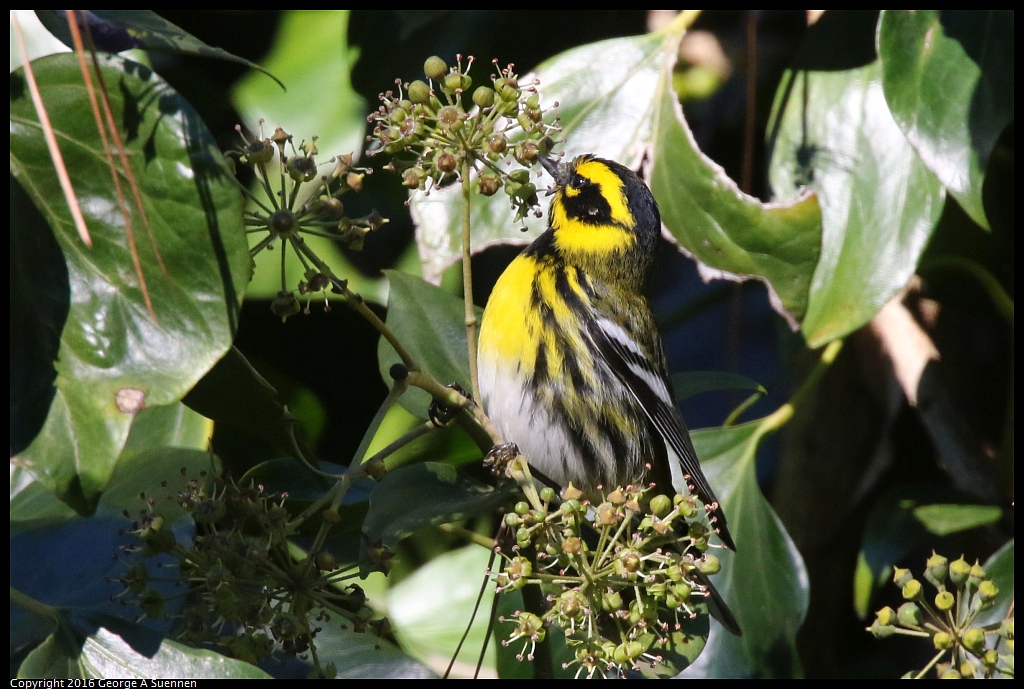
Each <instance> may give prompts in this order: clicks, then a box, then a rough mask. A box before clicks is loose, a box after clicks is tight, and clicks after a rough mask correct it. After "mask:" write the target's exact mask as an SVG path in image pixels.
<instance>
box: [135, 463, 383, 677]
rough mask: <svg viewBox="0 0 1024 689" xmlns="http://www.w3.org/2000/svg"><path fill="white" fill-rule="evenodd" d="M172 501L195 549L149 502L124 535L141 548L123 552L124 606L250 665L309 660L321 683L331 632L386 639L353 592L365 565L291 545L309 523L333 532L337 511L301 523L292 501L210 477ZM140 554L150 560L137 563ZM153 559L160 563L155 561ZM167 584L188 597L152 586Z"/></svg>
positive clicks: (150, 500)
mask: <svg viewBox="0 0 1024 689" xmlns="http://www.w3.org/2000/svg"><path fill="white" fill-rule="evenodd" d="M144 497H145V496H144ZM167 499H168V500H169V501H170V500H173V501H174V502H176V503H177V504H178V505H180V506H181V507H182V508H183V509H184V510H185V512H186V513H187V514H189V515H190V516H191V517H192V520H193V521H194V522H195V533H194V535H193V536H192V538H191V543H187V542H183V540H181V537H180V536H179V535H176V534H175V533H174V532H173V531H172V530H171V528H170V526H169V525H167V524H166V523H165V519H164V517H163V516H161V515H159V514H158V513H159V512H160V511H161V505H160V504H159V503H158V502H157V501H156V500H154V499H153V498H146V507H145V508H144V509H143V510H142V511H141V512H140V514H139V515H138V517H137V518H136V519H134V521H133V522H132V525H131V527H130V529H128V530H127V531H126V533H129V534H132V535H134V536H136V537H137V538H138V539H139V540H140V541H141V542H142V547H141V549H140V548H138V547H136V546H128V547H125V548H123V549H122V550H123V555H124V556H125V558H126V560H127V562H128V566H127V571H126V572H125V574H124V575H123V576H122V577H121V578H120V582H121V584H122V585H123V586H124V593H123V594H122V595H121V598H122V600H123V602H124V603H125V604H128V603H130V602H135V603H136V604H137V605H139V607H140V608H141V609H142V612H143V613H144V615H146V616H149V617H154V618H158V617H164V616H170V617H171V618H172V619H174V620H175V621H176V622H177V628H178V631H177V634H178V637H179V638H180V639H181V640H182V641H184V642H186V643H189V644H195V645H204V644H214V645H217V646H219V647H220V648H221V650H222V652H225V653H227V654H228V655H231V656H234V657H236V658H239V659H241V660H245V661H247V662H251V663H258V662H260V661H261V660H263V659H265V658H267V657H268V656H269V655H270V654H271V652H273V651H274V649H275V648H278V649H280V650H282V651H283V652H285V653H287V654H290V655H297V656H300V657H302V658H307V657H308V658H310V659H311V660H312V662H313V665H314V668H315V670H316V673H317V675H318V676H328V675H330V674H331V672H330V670H329V668H328V667H326V666H322V665H321V663H320V659H319V658H318V656H317V650H316V637H317V635H318V634H319V633H320V632H321V631H323V630H324V627H325V626H327V625H329V624H335V625H340V626H342V627H343V628H351V629H353V630H354V631H356V632H364V631H373V632H375V633H377V634H387V633H388V632H389V629H390V627H389V626H388V624H387V620H386V619H374V613H373V611H372V610H371V609H370V608H369V607H368V606H367V605H366V596H365V595H364V593H363V591H362V589H361V588H360V587H359V586H357V585H356V584H355V583H353V580H354V579H355V578H357V577H359V576H360V573H359V564H358V563H351V564H347V565H342V564H340V563H339V562H338V561H337V560H336V558H335V557H334V555H333V554H332V553H331V552H330V551H329V550H327V549H326V548H324V547H323V546H322V545H319V546H314V548H312V549H311V550H310V551H309V552H305V553H301V552H300V551H299V550H298V549H297V548H295V547H294V546H293V545H291V543H290V540H291V538H292V537H293V536H295V535H296V534H297V532H298V531H299V529H300V528H301V527H302V526H303V525H304V524H305V523H306V522H307V521H311V520H312V519H316V520H317V521H318V522H319V528H320V529H321V531H323V532H324V534H325V535H326V532H328V531H329V530H330V529H331V528H332V524H333V523H334V522H333V521H332V520H331V519H330V518H329V516H330V515H329V514H328V513H330V512H331V510H327V511H326V512H325V513H322V514H314V515H306V513H305V512H304V513H303V515H300V516H299V517H294V516H293V515H292V514H291V512H290V511H289V510H288V509H287V507H286V499H287V494H280V493H272V492H268V491H266V490H265V489H264V487H263V486H259V485H252V484H242V485H238V484H236V483H234V482H230V481H228V482H225V481H222V480H214V481H211V480H208V479H207V478H206V477H205V476H203V477H201V478H199V479H187V480H186V481H185V485H184V487H183V489H182V490H181V491H179V492H178V493H177V494H176V495H175V496H168V498H167ZM125 515H126V516H129V515H128V514H127V512H126V513H125ZM318 517H320V518H319V519H317V518H318ZM317 542H319V543H322V542H323V538H320V539H317ZM139 554H141V555H142V556H143V558H144V559H141V560H136V559H135V557H136V556H137V555H139ZM156 555H163V557H162V558H161V559H160V560H155V559H154V557H153V556H156ZM174 570H177V571H176V572H175V571H174ZM160 581H163V582H167V583H173V584H174V585H175V586H182V585H185V586H186V587H187V588H186V589H185V590H183V591H182V593H181V594H179V595H177V596H169V595H167V594H166V593H162V592H161V591H160V590H158V588H157V587H156V586H155V585H154V584H155V582H160ZM179 597H180V599H181V600H180V601H178V602H177V603H175V604H174V605H171V603H172V600H171V599H173V598H179ZM168 611H173V612H168Z"/></svg>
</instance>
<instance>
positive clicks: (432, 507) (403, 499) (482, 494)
mask: <svg viewBox="0 0 1024 689" xmlns="http://www.w3.org/2000/svg"><path fill="white" fill-rule="evenodd" d="M516 494H517V488H516V487H515V485H514V484H511V483H509V482H506V483H503V484H502V485H500V486H498V487H497V488H492V487H490V486H487V485H484V484H483V483H480V482H479V481H476V480H474V479H471V478H469V477H467V476H464V475H462V474H460V473H459V472H458V470H457V469H456V468H455V467H453V466H451V465H448V464H441V463H438V462H424V463H423V464H413V465H412V466H407V467H401V468H399V469H396V470H394V471H391V472H388V473H387V474H386V475H385V476H384V478H382V479H381V480H380V483H379V484H378V485H377V487H376V489H374V491H373V494H372V495H371V496H370V511H369V513H368V514H367V515H366V520H365V521H364V522H363V533H364V534H365V535H366V537H367V538H368V539H369V540H370V541H371V542H372V541H380V542H382V543H383V544H384V545H385V546H388V547H391V546H394V545H395V544H396V543H398V542H399V541H401V540H402V539H403V538H405V537H406V536H410V535H412V534H414V533H416V532H417V531H422V530H423V529H426V528H428V527H431V526H438V525H439V524H450V523H451V522H453V521H459V520H462V519H468V518H471V517H475V516H478V515H481V514H488V513H491V512H494V511H495V510H496V509H498V507H500V506H502V505H506V504H508V503H509V502H510V501H511V500H512V499H513V497H514V496H515V495H516Z"/></svg>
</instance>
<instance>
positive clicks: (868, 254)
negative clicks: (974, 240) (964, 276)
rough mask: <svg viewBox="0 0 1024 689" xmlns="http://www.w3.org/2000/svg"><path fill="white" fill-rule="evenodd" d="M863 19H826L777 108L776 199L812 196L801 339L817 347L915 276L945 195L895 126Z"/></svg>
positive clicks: (786, 81)
mask: <svg viewBox="0 0 1024 689" xmlns="http://www.w3.org/2000/svg"><path fill="white" fill-rule="evenodd" d="M874 26H875V25H874V21H873V15H871V14H870V13H835V14H834V13H832V12H826V13H825V14H824V15H823V16H822V18H821V19H820V20H819V21H818V22H817V23H816V24H814V26H812V27H810V28H809V29H808V31H807V34H806V35H805V39H804V40H805V42H804V46H803V47H802V49H801V53H800V54H799V55H798V57H797V59H796V61H795V62H796V64H795V67H793V68H792V69H791V70H790V71H789V72H787V74H786V75H785V76H784V78H783V81H782V85H781V86H780V87H779V91H778V94H777V96H776V103H775V111H774V114H773V124H772V125H771V127H770V130H771V133H772V139H771V141H770V144H771V146H772V157H771V163H770V181H771V185H772V188H773V190H774V193H775V195H776V196H777V197H778V198H781V199H786V198H792V197H793V196H794V195H796V194H799V193H803V192H804V190H805V189H806V188H807V187H810V188H811V189H813V190H814V191H815V192H816V193H817V195H818V200H819V203H820V204H821V217H822V225H823V230H822V231H823V234H822V239H821V260H820V262H819V263H818V265H817V267H816V269H815V271H814V278H813V281H812V282H811V284H810V292H809V301H808V304H807V313H806V315H805V317H804V319H803V324H802V330H803V333H804V337H805V338H806V339H807V343H808V344H809V345H810V346H811V347H818V346H820V345H822V344H824V343H826V342H828V341H830V340H833V339H836V338H839V337H842V336H844V335H846V334H848V333H850V332H852V331H853V330H855V329H857V328H859V327H860V326H862V325H863V324H864V323H866V322H867V321H869V320H870V319H871V318H873V317H874V315H875V314H876V313H878V310H879V309H880V308H881V307H882V306H883V305H884V304H885V303H886V302H888V301H889V300H890V299H891V298H892V297H894V296H895V295H896V294H898V293H899V292H900V290H902V289H903V288H904V287H905V286H906V283H907V280H908V279H909V278H910V276H911V275H913V273H914V270H915V269H916V268H917V261H918V259H919V258H920V256H921V252H922V251H923V250H924V247H925V245H926V244H927V242H928V239H929V238H930V237H931V233H932V230H933V229H934V226H935V223H936V221H937V220H938V218H939V214H940V213H941V211H942V206H943V202H944V200H945V193H944V191H943V188H942V185H940V184H939V182H938V179H936V177H935V176H934V175H933V174H932V173H931V172H930V171H929V170H928V168H927V167H925V165H924V163H922V162H921V159H920V158H919V157H918V155H917V153H916V152H915V151H914V149H913V148H912V147H911V146H910V144H909V143H908V142H907V139H906V137H905V136H904V135H903V132H902V131H900V128H899V127H898V126H897V125H896V122H895V120H893V116H892V114H891V113H890V112H889V108H888V105H887V104H886V101H885V97H884V94H883V92H882V73H881V72H882V68H881V64H880V63H879V61H878V60H877V58H876V57H875V55H874V49H873V45H874V31H875V29H874Z"/></svg>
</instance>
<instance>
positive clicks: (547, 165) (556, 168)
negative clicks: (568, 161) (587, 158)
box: [538, 156, 565, 196]
mask: <svg viewBox="0 0 1024 689" xmlns="http://www.w3.org/2000/svg"><path fill="white" fill-rule="evenodd" d="M538 160H540V164H541V165H543V166H544V169H545V170H547V171H548V174H549V175H551V177H552V178H553V179H554V180H555V187H562V186H565V165H562V164H560V163H559V162H558V161H557V160H555V159H554V158H549V157H548V156H540V157H539V158H538ZM553 193H554V190H551V191H550V192H548V196H550V195H551V194H553Z"/></svg>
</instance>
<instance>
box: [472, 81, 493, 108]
mask: <svg viewBox="0 0 1024 689" xmlns="http://www.w3.org/2000/svg"><path fill="white" fill-rule="evenodd" d="M473 103H474V104H475V105H476V106H477V107H479V108H489V107H491V106H492V105H494V89H492V88H490V87H489V86H478V87H477V88H476V91H473Z"/></svg>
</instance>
